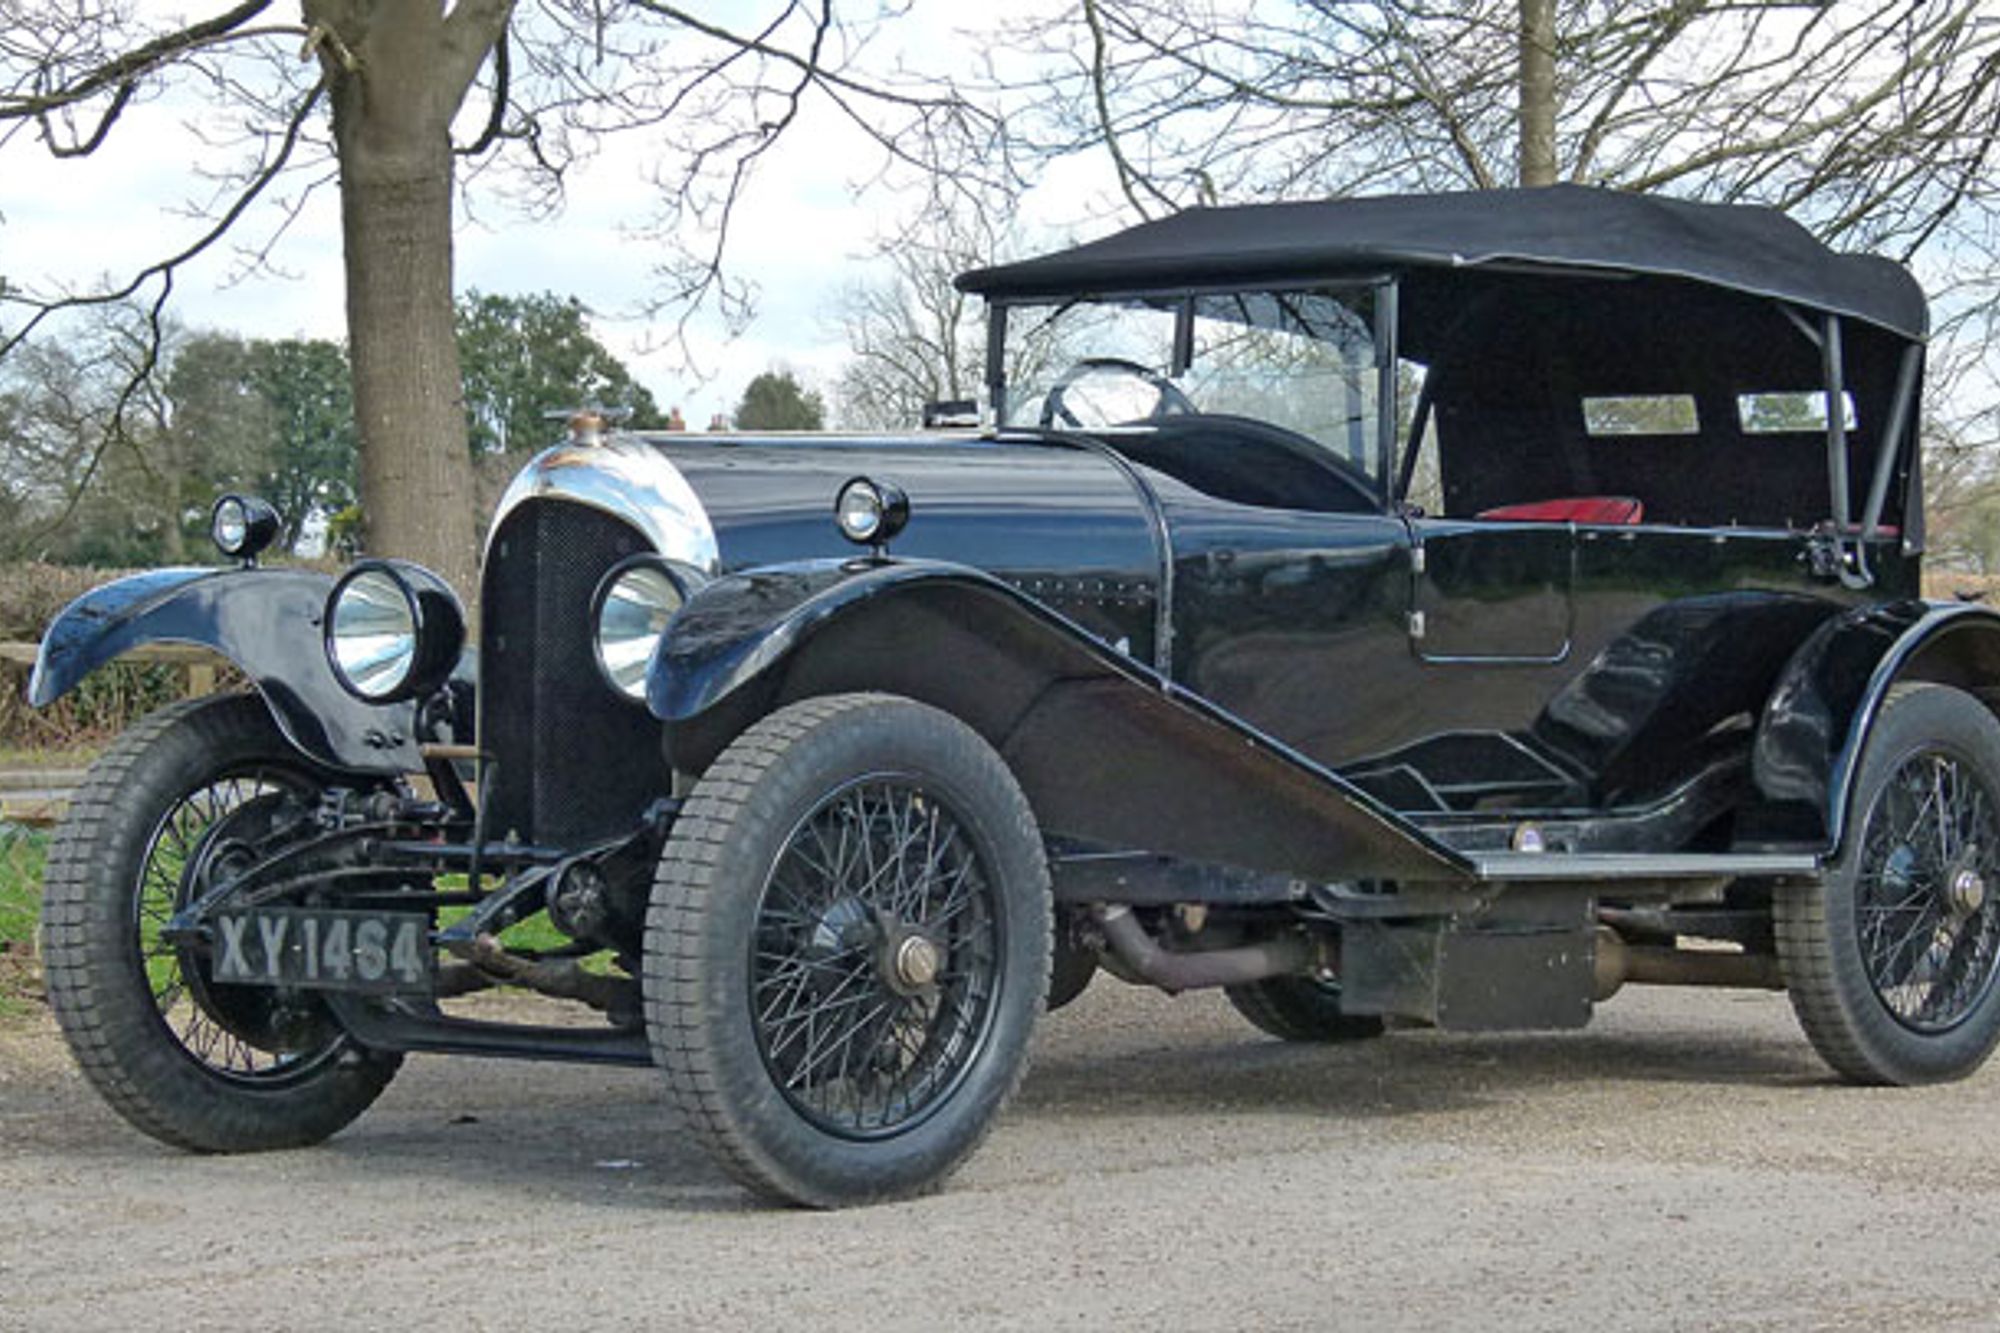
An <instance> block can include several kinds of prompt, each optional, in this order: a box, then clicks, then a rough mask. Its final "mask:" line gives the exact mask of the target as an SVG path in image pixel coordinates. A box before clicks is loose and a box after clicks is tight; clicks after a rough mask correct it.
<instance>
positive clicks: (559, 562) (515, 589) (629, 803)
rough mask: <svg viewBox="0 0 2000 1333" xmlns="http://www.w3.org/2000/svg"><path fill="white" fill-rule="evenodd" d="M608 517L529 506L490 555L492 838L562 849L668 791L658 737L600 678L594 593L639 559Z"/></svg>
mask: <svg viewBox="0 0 2000 1333" xmlns="http://www.w3.org/2000/svg"><path fill="white" fill-rule="evenodd" d="M648 549H650V547H649V546H648V545H647V543H646V541H645V539H644V538H643V537H641V536H640V535H639V533H638V532H636V531H635V530H633V529H632V528H630V527H627V526H626V525H625V524H624V523H621V522H620V521H618V520H617V519H615V518H612V517H611V516H610V515H608V514H604V513H601V512H599V511H598V510H595V509H591V508H589V507H587V506H584V505H579V504H574V503H570V502H568V501H563V500H530V501H528V502H527V503H525V504H523V505H521V506H520V507H519V508H517V509H516V510H514V512H513V513H511V514H509V515H508V516H507V519H506V522H505V523H503V524H502V525H501V528H500V530H499V532H497V533H496V534H495V535H494V539H493V542H492V544H491V546H490V547H489V549H488V552H487V565H486V575H485V581H484V596H483V599H482V603H481V616H482V620H481V631H480V637H481V646H480V655H479V710H480V718H479V727H480V733H479V734H480V746H481V748H482V749H483V750H484V751H485V752H486V754H487V756H488V759H489V761H490V762H492V763H494V764H495V765H496V767H495V770H494V772H493V773H492V774H491V776H490V777H489V779H488V781H489V784H490V785H489V787H488V797H487V800H488V805H487V809H488V819H487V828H488V830H489V836H492V837H505V836H506V835H507V834H509V833H510V832H511V833H515V834H518V835H519V836H520V837H521V838H522V839H524V840H525V841H528V842H533V843H539V844H542V845H545V846H558V847H566V846H571V845H574V844H575V843H577V842H580V841H588V840H590V839H592V838H598V837H604V836H607V835H610V834H615V833H617V832H620V831H622V830H624V829H627V828H629V827H631V825H632V823H633V822H634V821H635V820H636V819H637V818H638V817H639V815H640V814H641V813H642V812H643V811H644V810H645V808H646V806H647V804H648V802H650V801H651V800H652V799H653V798H654V797H656V796H660V795H663V794H665V793H666V791H667V788H668V780H669V775H668V770H667V765H666V761H665V758H664V755H663V752H662V750H661V746H660V729H659V727H658V725H657V724H656V723H654V722H653V720H652V719H651V718H650V717H649V716H648V715H647V713H646V711H645V707H644V705H642V704H637V703H634V702H632V701H631V700H628V699H626V698H625V697H624V696H622V695H620V694H618V693H617V692H616V691H614V690H613V689H612V688H611V687H610V686H609V685H608V684H606V683H605V681H604V678H603V677H602V676H601V675H600V674H599V673H598V670H597V661H596V657H595V654H594V651H593V649H592V646H591V635H592V633H593V626H592V625H591V623H590V602H591V594H592V593H593V592H595V591H596V589H597V584H598V581H599V580H600V579H602V578H603V577H604V573H605V571H606V570H608V569H610V568H611V566H613V565H615V564H617V563H618V562H619V561H620V560H622V559H624V558H625V557H626V556H628V555H633V554H636V553H637V552H639V551H643V550H648Z"/></svg>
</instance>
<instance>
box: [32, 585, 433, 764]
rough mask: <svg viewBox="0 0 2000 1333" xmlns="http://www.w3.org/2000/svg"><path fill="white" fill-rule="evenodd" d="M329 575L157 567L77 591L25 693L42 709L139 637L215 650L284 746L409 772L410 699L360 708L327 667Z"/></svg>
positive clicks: (412, 755) (412, 758) (413, 754)
mask: <svg viewBox="0 0 2000 1333" xmlns="http://www.w3.org/2000/svg"><path fill="white" fill-rule="evenodd" d="M332 587H333V580H332V579H330V578H328V577H327V576H326V575H324V574H316V573H313V572H311V571H309V570H297V569H230V570H219V569H156V570H151V571H148V572H147V573H144V574H134V575H131V576H130V577H128V578H122V579H119V580H117V581H116V582H113V583H107V584H105V585H104V586H103V587H101V588H94V589H92V590H91V591H90V592H87V593H85V594H84V595H83V596H81V597H79V598H77V599H76V600H75V601H74V602H72V603H70V604H69V605H68V606H67V607H65V608H63V611H62V614H60V615H58V616H57V617H56V619H55V622H54V623H53V624H51V625H50V626H49V630H48V633H47V634H46V635H44V636H43V638H42V647H41V653H40V655H39V657H38V658H37V659H36V662H35V671H34V676H33V678H32V679H31V680H30V682H29V686H28V699H29V702H30V703H32V704H33V705H34V706H35V707H37V708H41V707H44V706H46V705H48V704H50V703H53V702H54V701H55V700H57V699H59V698H61V697H62V696H63V695H64V694H66V693H68V692H69V691H70V690H72V689H74V688H75V687H76V684H77V682H79V681H81V680H82V679H83V678H84V677H85V676H87V675H89V674H90V673H91V671H93V670H95V669H96V668H97V667H99V666H102V665H103V664H104V663H106V662H108V661H110V660H111V659H112V658H114V657H117V656H118V655H119V654H120V653H124V652H127V651H129V650H130V649H132V648H136V647H138V646H139V645H141V644H146V643H189V644H197V645H200V646H202V647H206V648H213V649H215V650H216V651H217V652H218V653H221V654H222V655H223V656H224V657H226V658H228V659H229V660H230V661H231V662H234V663H235V664H236V665H237V666H238V667H240V668H242V670H243V673H244V674H245V675H246V676H248V677H250V679H251V680H252V681H254V682H256V685H257V688H258V689H259V690H261V691H262V692H263V695H264V698H265V700H266V701H267V702H269V704H270V705H271V713H272V715H273V716H274V717H275V718H276V719H277V722H278V726H279V728H280V729H281V730H283V732H284V734H285V735H286V737H287V738H289V739H290V740H291V742H292V744H294V745H296V746H298V747H299V749H300V750H301V751H303V752H304V753H305V754H307V755H308V756H310V757H311V758H313V759H316V760H318V761H319V762H320V763H323V764H326V765H329V766H331V767H333V768H338V769H345V770H348V771H350V772H355V773H402V772H409V771H411V770H413V769H415V768H416V767H418V756H417V743H416V736H415V734H414V722H415V718H416V705H415V704H413V703H409V702H403V703H394V704H382V705H375V704H367V703H363V702H362V701H361V700H359V699H357V698H355V697H354V696H353V695H352V694H350V693H348V692H347V690H346V689H345V688H343V687H342V686H341V684H340V682H339V679H338V677H336V676H335V675H334V674H333V668H332V667H331V666H330V665H329V664H328V662H327V659H326V653H325V651H324V649H323V647H322V646H321V642H320V620H321V617H322V614H323V612H324V608H325V606H326V596H327V593H328V591H330V590H331V589H332Z"/></svg>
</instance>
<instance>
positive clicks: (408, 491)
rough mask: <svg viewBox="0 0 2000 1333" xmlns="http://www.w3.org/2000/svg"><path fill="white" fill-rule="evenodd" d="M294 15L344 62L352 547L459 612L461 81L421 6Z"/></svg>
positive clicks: (466, 563)
mask: <svg viewBox="0 0 2000 1333" xmlns="http://www.w3.org/2000/svg"><path fill="white" fill-rule="evenodd" d="M315 11H320V14H319V15H315ZM307 13H308V17H309V18H314V17H323V19H324V20H326V21H328V23H329V26H330V27H333V28H334V29H335V31H337V32H339V33H340V34H341V35H342V38H343V40H344V45H345V51H346V53H347V54H348V55H349V56H351V58H352V62H353V63H352V65H351V66H347V67H346V68H345V69H344V74H343V76H341V77H337V78H336V79H335V81H334V87H333V131H334V142H335V146H336V150H337V152H338V154H339V159H340V214H341V219H340V220H341V239H342V242H343V244H344V247H345V250H346V268H347V334H348V356H349V359H350V361H351V363H352V366H353V371H354V413H355V426H356V429H357V431H358V435H359V441H360V452H361V512H362V516H363V520H364V523H365V528H364V538H363V540H364V544H365V548H366V550H367V551H368V553H369V554H371V555H393V556H400V557H403V558H405V559H409V560H415V561H417V562H419V563H421V564H423V565H426V566H428V567H429V568H431V569H433V570H435V571H436V572H437V573H438V574H440V575H442V576H443V577H444V578H446V579H447V580H449V581H450V583H451V585H452V587H454V588H456V589H457V590H458V592H459V595H460V596H461V597H463V598H465V599H466V601H467V602H468V603H470V602H471V601H472V600H473V599H474V598H475V597H476V596H477V595H478V591H479V589H478V581H477V566H478V549H477V545H476V542H477V538H476V535H475V534H476V526H475V517H474V514H473V507H474V504H475V501H474V498H473V489H472V461H471V456H470V452H469V449H468V446H467V439H466V424H465V402H464V399H465V391H464V384H463V381H462V380H461V378H460V374H459V364H458V343H457V337H456V331H455V328H454V319H453V309H452V281H451V257H452V237H451V210H452V157H451V139H450V130H451V118H452V114H453V112H454V111H455V110H456V108H457V106H458V101H459V98H460V96H461V95H462V94H463V91H464V83H463V81H462V80H461V79H459V78H455V77H451V76H450V75H448V74H445V73H443V72H442V71H441V70H440V68H439V67H440V65H442V64H443V63H444V55H445V49H446V45H447V39H446V36H445V20H444V18H443V16H442V14H441V12H440V10H439V9H438V8H436V7H433V6H432V5H429V4H425V3H422V2H421V0H390V2H389V3H377V4H368V3H365V2H364V3H351V4H342V3H339V2H338V0H331V2H328V0H322V2H321V3H312V2H311V0H308V4H307ZM337 54H338V53H335V55H337ZM332 58H334V56H330V55H329V54H328V53H327V52H325V51H323V52H322V59H332ZM475 65H476V62H475ZM463 77H464V78H465V79H469V78H470V73H469V72H467V73H466V74H465V75H464V76H463Z"/></svg>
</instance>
